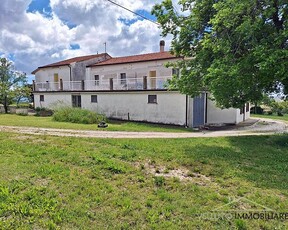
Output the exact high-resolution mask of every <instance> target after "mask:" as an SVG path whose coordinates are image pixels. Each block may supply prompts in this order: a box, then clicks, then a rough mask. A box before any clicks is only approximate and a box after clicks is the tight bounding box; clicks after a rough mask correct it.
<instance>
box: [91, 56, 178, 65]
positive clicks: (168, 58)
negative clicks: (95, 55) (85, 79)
mask: <svg viewBox="0 0 288 230" xmlns="http://www.w3.org/2000/svg"><path fill="white" fill-rule="evenodd" d="M179 58H181V57H167V58H156V59H150V60H140V61H130V62H119V63H108V64H105V63H103V64H101V62H100V63H97V64H94V65H90V66H87V67H98V66H109V65H121V64H131V63H139V62H148V61H161V60H170V59H179ZM103 62H105V61H103Z"/></svg>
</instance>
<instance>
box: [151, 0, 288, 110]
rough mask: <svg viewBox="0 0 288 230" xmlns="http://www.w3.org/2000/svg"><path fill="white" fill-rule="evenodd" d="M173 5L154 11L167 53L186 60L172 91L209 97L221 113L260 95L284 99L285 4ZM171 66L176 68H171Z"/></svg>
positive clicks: (220, 1)
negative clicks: (208, 94) (166, 42)
mask: <svg viewBox="0 0 288 230" xmlns="http://www.w3.org/2000/svg"><path fill="white" fill-rule="evenodd" d="M179 4H180V5H182V11H183V12H181V13H179V12H177V11H176V10H175V7H174V6H173V4H172V1H171V0H164V1H163V2H162V3H161V4H156V5H155V6H154V7H153V10H152V14H154V15H155V16H156V17H157V21H158V22H159V23H160V25H161V28H162V35H163V36H167V35H168V34H172V35H173V39H172V45H171V51H172V53H174V54H175V55H176V56H182V57H184V59H183V60H182V61H179V62H178V63H177V64H176V65H177V66H178V67H179V68H181V78H176V77H174V78H173V80H172V81H171V82H170V87H171V88H177V89H179V90H180V91H181V92H182V93H185V94H188V95H191V96H196V95H197V94H199V92H201V91H209V92H211V93H212V95H213V97H214V98H215V100H216V102H217V104H218V105H219V106H221V107H225V108H229V107H236V108H241V107H243V106H244V104H245V103H246V102H255V101H261V100H262V97H263V94H264V93H270V92H275V91H276V92H279V91H281V90H284V92H285V93H286V94H288V74H287V73H288V33H287V26H288V23H287V14H288V4H287V0H242V1H238V0H180V1H179ZM174 65H175V64H174Z"/></svg>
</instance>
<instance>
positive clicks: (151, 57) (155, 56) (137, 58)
mask: <svg viewBox="0 0 288 230" xmlns="http://www.w3.org/2000/svg"><path fill="white" fill-rule="evenodd" d="M173 58H177V57H176V56H174V55H172V54H171V53H170V52H157V53H148V54H140V55H134V56H126V57H116V58H110V59H108V60H106V61H102V62H99V63H96V64H94V65H91V66H104V65H115V64H124V63H133V62H144V61H155V60H165V59H173Z"/></svg>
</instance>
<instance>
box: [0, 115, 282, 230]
mask: <svg viewBox="0 0 288 230" xmlns="http://www.w3.org/2000/svg"><path fill="white" fill-rule="evenodd" d="M45 119H47V118H45ZM0 157H1V160H0V229H287V227H288V224H287V221H286V222H280V221H275V220H269V221H262V220H235V219H231V220H227V219H222V220H218V219H216V220H205V219H201V218H199V217H198V216H197V214H201V213H207V212H210V211H212V210H213V209H216V208H218V207H220V206H222V205H225V204H228V203H229V201H230V200H229V199H230V198H231V197H234V198H239V197H244V198H247V199H249V200H251V201H253V202H256V203H259V204H261V205H264V206H266V207H269V208H271V209H273V210H275V211H277V212H287V211H288V199H287V198H288V136H287V135H275V136H257V137H226V138H209V139H197V138H195V139H169V140H165V139H147V140H142V139H141V140H137V139H133V140H132V139H131V140H130V139H119V140H115V139H93V138H92V139H86V138H74V137H53V136H31V135H23V134H13V133H0ZM151 168H154V169H156V171H157V170H161V169H163V168H166V169H165V172H166V173H167V172H169V170H172V169H182V170H184V169H187V170H188V171H189V173H188V175H189V177H188V178H189V179H191V181H190V180H187V181H180V180H179V179H178V178H167V177H164V176H155V175H154V174H152V173H149V172H150V171H151ZM195 173H196V174H195ZM197 173H198V174H199V175H202V177H204V176H205V177H204V178H206V179H203V180H202V181H201V177H197V176H195V175H198V174H197ZM199 180H200V181H199ZM231 208H232V209H233V210H234V209H237V208H238V207H231Z"/></svg>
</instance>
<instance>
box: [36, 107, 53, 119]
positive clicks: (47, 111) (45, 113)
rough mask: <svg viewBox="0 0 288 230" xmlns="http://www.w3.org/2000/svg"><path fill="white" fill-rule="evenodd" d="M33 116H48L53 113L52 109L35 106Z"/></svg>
mask: <svg viewBox="0 0 288 230" xmlns="http://www.w3.org/2000/svg"><path fill="white" fill-rule="evenodd" d="M35 112H36V114H35V116H36V117H39V116H40V117H50V116H52V115H53V111H52V110H51V109H48V108H45V107H42V108H40V107H36V108H35Z"/></svg>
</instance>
